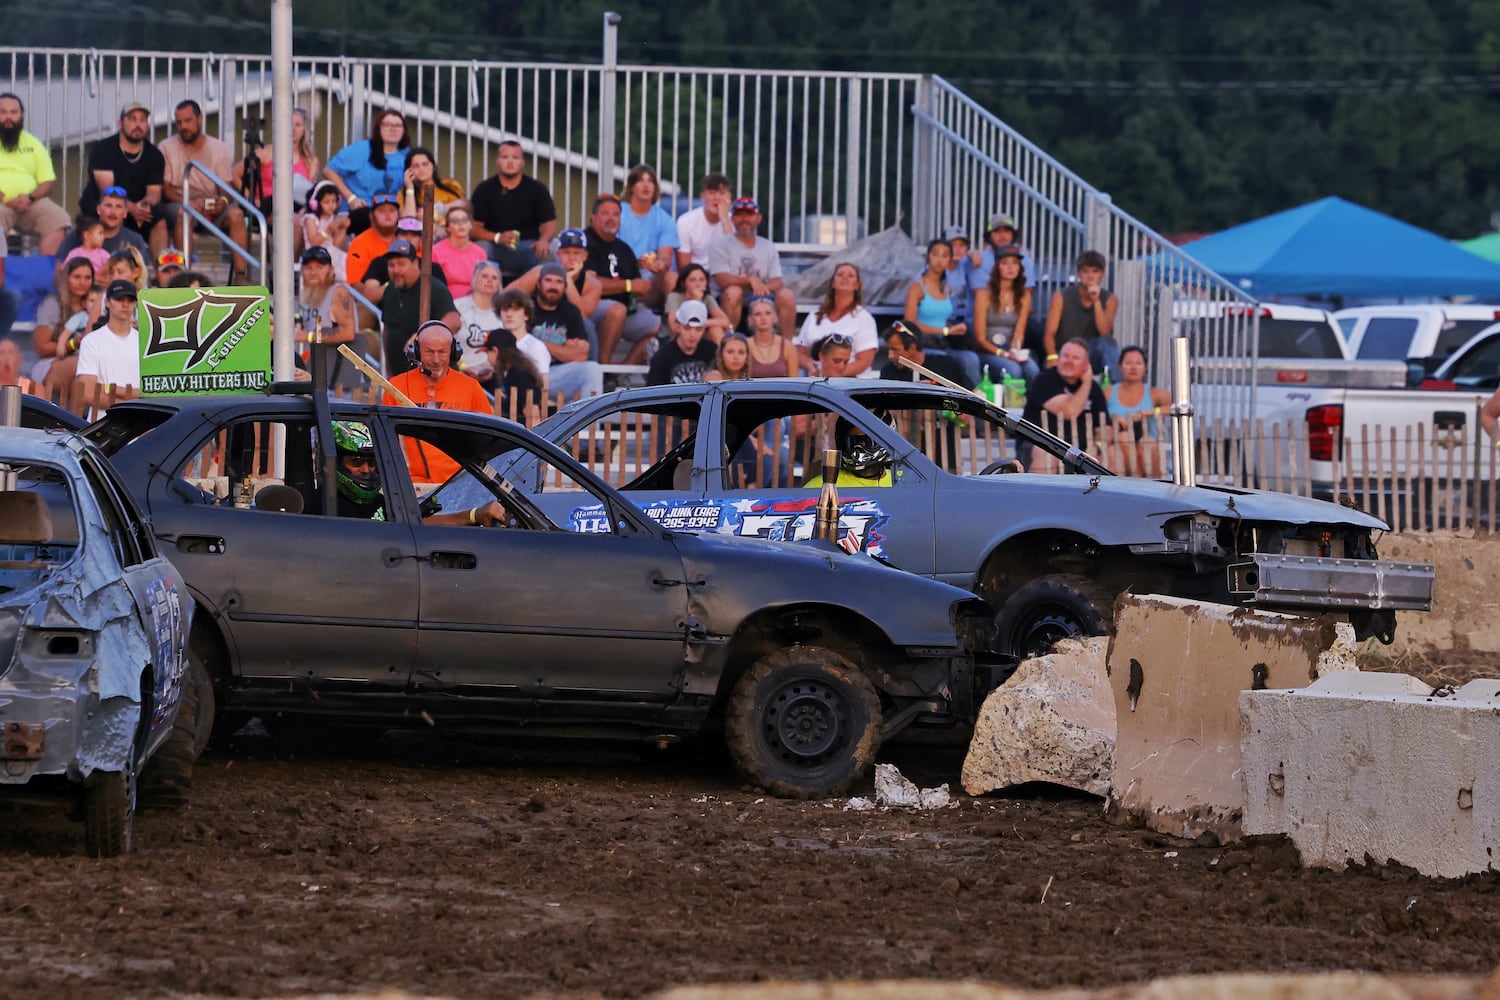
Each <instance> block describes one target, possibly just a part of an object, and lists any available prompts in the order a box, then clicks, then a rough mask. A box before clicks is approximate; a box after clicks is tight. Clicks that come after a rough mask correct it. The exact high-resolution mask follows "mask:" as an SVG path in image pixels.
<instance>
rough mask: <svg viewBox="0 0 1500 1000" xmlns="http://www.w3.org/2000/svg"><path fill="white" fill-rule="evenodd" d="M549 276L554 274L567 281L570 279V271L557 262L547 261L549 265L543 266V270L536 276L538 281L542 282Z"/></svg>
mask: <svg viewBox="0 0 1500 1000" xmlns="http://www.w3.org/2000/svg"><path fill="white" fill-rule="evenodd" d="M549 274H554V275H556V276H557V277H559V278H562V279H563V280H564V281H566V280H567V278H568V269H567V268H565V267H563V266H562V265H561V264H559V263H558V262H557V261H555V260H549V261H547V263H545V264H543V265H542V269H541V270H540V271H538V272H537V274H536V276H537V278H538V280H540V279H542V278H545V277H547V275H549Z"/></svg>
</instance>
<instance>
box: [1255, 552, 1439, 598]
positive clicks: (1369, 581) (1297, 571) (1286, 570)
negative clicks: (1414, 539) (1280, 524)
mask: <svg viewBox="0 0 1500 1000" xmlns="http://www.w3.org/2000/svg"><path fill="white" fill-rule="evenodd" d="M1228 572H1229V591H1230V593H1232V594H1234V595H1236V596H1238V597H1241V598H1248V599H1249V600H1248V602H1247V603H1251V604H1262V605H1270V606H1275V607H1278V608H1306V609H1309V610H1312V611H1336V610H1337V611H1349V610H1359V611H1373V610H1390V611H1431V610H1432V578H1433V569H1432V564H1431V563H1405V562H1388V561H1385V560H1379V559H1327V558H1319V557H1316V556H1286V555H1272V554H1269V553H1260V552H1258V553H1255V554H1254V555H1252V556H1250V557H1249V559H1248V561H1244V562H1238V563H1235V564H1233V565H1231V566H1230V567H1229V570H1228Z"/></svg>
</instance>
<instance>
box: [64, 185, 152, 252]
mask: <svg viewBox="0 0 1500 1000" xmlns="http://www.w3.org/2000/svg"><path fill="white" fill-rule="evenodd" d="M97 205H98V209H99V214H98V219H99V222H100V223H101V224H103V226H104V249H106V250H108V251H109V252H110V253H118V252H119V251H121V250H124V249H126V248H134V249H135V251H136V252H137V253H139V254H142V255H145V254H149V253H150V252H151V250H150V248H149V247H147V246H146V241H145V240H144V239H142V238H141V234H140V233H138V232H136V231H135V230H134V229H131V228H129V221H130V219H131V215H130V202H129V201H128V200H127V199H126V197H125V189H124V188H122V187H120V186H119V185H117V184H110V185H108V186H107V187H105V189H104V190H103V191H102V192H101V193H100V195H99V199H98V202H97ZM83 214H84V215H85V216H86V215H87V214H88V212H87V210H85V211H84V213H83ZM82 245H83V238H82V235H81V234H80V233H79V232H78V230H77V229H70V230H68V231H67V233H65V234H64V235H63V239H62V243H61V244H60V245H59V246H58V248H57V253H58V256H59V257H61V258H63V259H64V260H66V259H67V257H68V254H70V253H72V252H73V251H74V250H75V249H77V248H78V247H80V246H82Z"/></svg>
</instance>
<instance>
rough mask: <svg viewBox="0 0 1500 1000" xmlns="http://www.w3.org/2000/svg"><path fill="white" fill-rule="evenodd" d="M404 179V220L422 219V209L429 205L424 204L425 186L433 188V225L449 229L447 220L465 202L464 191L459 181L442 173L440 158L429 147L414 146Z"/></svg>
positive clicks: (408, 152)
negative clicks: (452, 208) (452, 207)
mask: <svg viewBox="0 0 1500 1000" xmlns="http://www.w3.org/2000/svg"><path fill="white" fill-rule="evenodd" d="M402 179H403V186H402V189H401V190H402V195H401V215H402V217H403V218H411V219H420V218H421V217H422V209H423V207H424V205H425V203H424V202H423V200H422V197H423V196H422V189H423V187H424V186H425V185H428V184H431V185H432V219H433V225H434V226H437V227H446V223H445V222H444V221H443V220H444V219H445V218H446V216H447V214H448V206H449V205H451V204H453V203H454V202H455V201H459V200H461V199H462V198H463V196H464V189H463V188H462V187H460V186H459V183H458V181H456V180H454V179H453V178H451V177H443V176H441V175H440V174H439V173H438V167H437V157H435V156H434V155H433V154H432V150H430V149H428V148H427V147H425V146H413V147H412V148H411V149H408V150H407V151H406V172H405V174H404V175H403V178H402Z"/></svg>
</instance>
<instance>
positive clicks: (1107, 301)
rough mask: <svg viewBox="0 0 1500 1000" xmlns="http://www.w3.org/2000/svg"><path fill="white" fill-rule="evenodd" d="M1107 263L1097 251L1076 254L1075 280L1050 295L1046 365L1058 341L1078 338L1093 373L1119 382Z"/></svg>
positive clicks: (1114, 301)
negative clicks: (1086, 354)
mask: <svg viewBox="0 0 1500 1000" xmlns="http://www.w3.org/2000/svg"><path fill="white" fill-rule="evenodd" d="M1107 266H1108V262H1107V261H1106V260H1105V259H1104V255H1103V254H1102V253H1099V252H1098V251H1097V250H1085V251H1084V252H1083V253H1081V254H1079V255H1078V267H1077V270H1078V281H1077V283H1075V284H1071V285H1068V286H1067V287H1066V288H1060V289H1058V290H1057V291H1055V292H1053V293H1052V305H1051V306H1050V308H1048V310H1047V332H1046V335H1045V343H1046V345H1047V365H1048V367H1051V366H1052V365H1053V364H1054V363H1056V361H1057V354H1058V351H1057V347H1056V346H1055V345H1056V344H1057V343H1058V341H1059V340H1061V341H1063V342H1064V343H1066V342H1067V341H1069V340H1073V339H1075V338H1076V339H1080V340H1082V341H1083V342H1084V343H1085V344H1087V345H1088V349H1089V363H1090V364H1092V365H1093V367H1094V371H1096V372H1099V373H1101V374H1108V375H1109V377H1110V378H1111V379H1113V380H1114V381H1116V382H1118V381H1120V345H1119V342H1118V341H1116V340H1115V314H1116V313H1118V312H1119V310H1120V299H1119V296H1117V295H1115V293H1114V292H1111V291H1110V290H1109V289H1107V288H1105V287H1104V271H1105V268H1106V267H1107Z"/></svg>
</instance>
